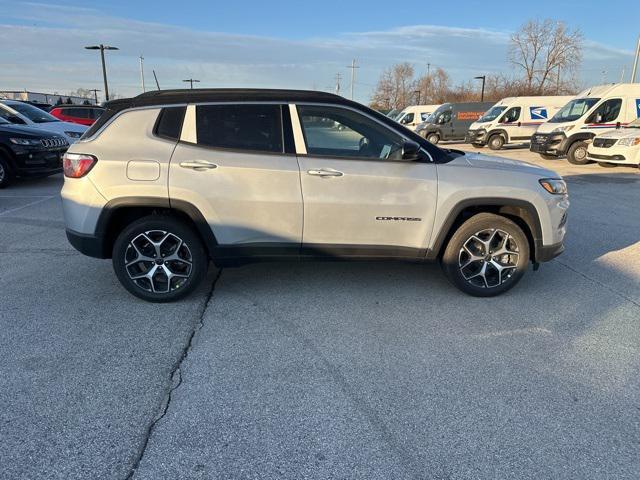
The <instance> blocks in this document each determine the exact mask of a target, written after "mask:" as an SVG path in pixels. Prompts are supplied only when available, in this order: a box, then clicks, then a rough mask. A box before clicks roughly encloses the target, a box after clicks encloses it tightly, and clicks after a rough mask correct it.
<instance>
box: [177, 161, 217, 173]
mask: <svg viewBox="0 0 640 480" xmlns="http://www.w3.org/2000/svg"><path fill="white" fill-rule="evenodd" d="M180 166H181V167H182V168H190V169H191V170H197V171H203V170H211V169H212V168H218V165H216V164H215V163H211V162H207V161H206V160H196V161H194V162H180Z"/></svg>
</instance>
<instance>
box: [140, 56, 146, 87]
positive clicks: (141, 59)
mask: <svg viewBox="0 0 640 480" xmlns="http://www.w3.org/2000/svg"><path fill="white" fill-rule="evenodd" d="M140 80H141V82H142V93H144V92H146V90H145V88H144V57H143V56H142V55H140Z"/></svg>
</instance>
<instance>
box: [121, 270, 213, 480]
mask: <svg viewBox="0 0 640 480" xmlns="http://www.w3.org/2000/svg"><path fill="white" fill-rule="evenodd" d="M221 275H222V269H219V270H218V273H217V274H216V276H215V278H214V279H213V282H212V283H211V288H210V290H209V292H208V294H207V297H206V298H205V300H204V303H203V305H202V309H201V310H200V312H199V314H198V322H197V323H196V324H195V325H194V327H193V329H192V330H191V334H190V335H189V338H188V340H187V342H186V344H185V346H184V348H183V349H182V354H181V355H180V358H178V360H177V361H176V363H175V364H174V365H173V368H172V369H171V374H170V375H169V378H170V380H171V386H170V387H169V390H168V391H167V393H166V394H165V395H164V397H163V399H162V402H160V413H158V414H157V415H156V416H155V418H154V419H153V420H152V421H151V423H150V424H149V426H148V427H147V431H146V432H145V436H144V439H143V441H142V445H141V447H140V449H139V451H138V455H137V456H136V458H135V460H134V462H133V465H132V466H131V469H130V470H129V473H128V474H127V476H126V477H125V478H126V480H129V479H132V478H133V476H134V475H135V474H136V471H137V470H138V467H140V463H141V462H142V459H143V458H144V454H145V452H146V450H147V446H148V445H149V440H150V439H151V435H153V431H154V430H155V427H156V425H157V424H158V422H160V420H162V419H163V418H164V416H165V415H166V414H167V412H168V411H169V406H170V405H171V399H172V397H173V392H175V391H176V390H177V389H178V388H179V387H180V385H182V363H183V362H184V361H185V360H186V358H187V357H188V356H189V352H191V350H192V348H193V340H194V338H195V336H196V334H197V333H198V332H199V331H200V330H201V329H202V327H204V315H205V313H206V312H207V308H208V307H209V302H210V301H211V298H212V297H213V291H214V290H215V287H216V283H217V282H218V280H219V279H220V276H221Z"/></svg>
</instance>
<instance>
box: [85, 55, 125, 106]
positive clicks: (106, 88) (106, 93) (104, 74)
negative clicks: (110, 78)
mask: <svg viewBox="0 0 640 480" xmlns="http://www.w3.org/2000/svg"><path fill="white" fill-rule="evenodd" d="M84 48H85V49H86V50H100V59H101V60H102V78H103V80H104V98H105V100H106V101H107V102H108V101H109V85H107V67H106V66H105V63H104V51H105V50H120V49H119V48H118V47H110V46H109V45H103V44H100V45H91V46H89V47H84Z"/></svg>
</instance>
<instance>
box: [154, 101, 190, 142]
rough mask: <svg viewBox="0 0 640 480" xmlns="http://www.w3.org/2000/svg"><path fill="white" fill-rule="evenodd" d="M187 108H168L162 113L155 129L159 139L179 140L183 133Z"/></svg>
mask: <svg viewBox="0 0 640 480" xmlns="http://www.w3.org/2000/svg"><path fill="white" fill-rule="evenodd" d="M185 110H186V107H166V108H163V109H162V110H161V111H160V114H159V115H158V120H157V122H156V126H155V129H154V132H155V134H156V135H157V136H158V137H162V138H167V139H170V140H178V139H179V138H180V132H181V131H182V122H183V121H184V112H185Z"/></svg>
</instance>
